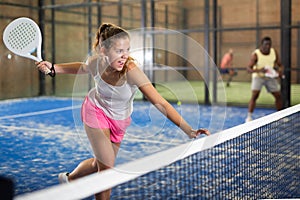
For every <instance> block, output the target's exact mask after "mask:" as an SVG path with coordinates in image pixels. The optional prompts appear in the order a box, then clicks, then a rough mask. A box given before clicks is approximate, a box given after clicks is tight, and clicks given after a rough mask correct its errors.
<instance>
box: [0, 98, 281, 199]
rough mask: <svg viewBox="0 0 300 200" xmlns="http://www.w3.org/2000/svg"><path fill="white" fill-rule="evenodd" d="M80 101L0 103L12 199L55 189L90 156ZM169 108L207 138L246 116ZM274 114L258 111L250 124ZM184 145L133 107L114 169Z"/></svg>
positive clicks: (166, 125) (1, 172) (1, 166)
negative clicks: (206, 132)
mask: <svg viewBox="0 0 300 200" xmlns="http://www.w3.org/2000/svg"><path fill="white" fill-rule="evenodd" d="M82 101H83V99H81V98H78V99H72V98H54V97H41V98H25V99H15V100H3V101H0V111H1V112H0V129H1V131H0V150H1V156H0V176H5V177H8V178H11V179H12V180H13V181H14V183H15V195H19V194H23V193H28V192H32V191H36V190H40V189H44V188H47V187H49V186H52V185H56V184H58V179H57V175H58V173H60V172H66V171H71V170H72V169H74V168H75V167H76V166H77V164H78V163H79V162H81V161H82V160H84V159H87V158H90V157H92V156H93V155H92V152H91V149H90V147H89V143H88V142H87V139H86V137H85V133H84V130H83V127H82V123H81V119H80V107H81V103H82ZM174 107H175V108H176V109H177V110H178V112H180V113H181V114H182V116H183V117H184V118H185V119H186V121H187V122H189V123H190V124H191V125H192V127H194V128H197V127H205V128H209V129H210V131H211V132H212V133H215V132H217V131H220V130H224V129H227V128H230V127H233V126H236V125H239V124H242V123H244V120H245V118H246V115H247V108H245V107H226V108H224V107H218V106H204V105H198V104H184V103H183V104H182V105H180V106H178V105H176V104H174ZM273 112H275V110H274V109H262V108H257V109H256V110H255V112H254V118H259V117H262V116H265V115H268V114H270V113H273ZM224 119H225V121H224ZM188 141H189V139H188V137H187V136H186V135H185V134H184V133H183V132H182V131H181V130H180V129H178V128H177V127H176V126H175V125H173V124H172V123H171V122H170V121H168V120H166V119H165V117H164V116H163V115H162V114H161V113H159V112H158V111H157V110H156V108H155V107H154V106H152V105H151V104H150V103H149V102H143V101H136V102H135V103H134V112H133V114H132V124H131V126H130V127H129V128H128V131H127V134H126V136H125V138H124V141H123V142H122V146H121V149H120V151H119V154H118V158H117V161H116V162H117V163H116V165H119V164H123V163H126V162H130V161H132V160H135V159H138V158H141V157H144V156H146V155H150V154H153V153H156V152H159V151H162V150H165V149H168V148H170V147H174V146H176V145H179V144H181V143H184V142H188Z"/></svg>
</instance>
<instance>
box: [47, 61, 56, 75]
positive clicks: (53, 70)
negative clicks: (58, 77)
mask: <svg viewBox="0 0 300 200" xmlns="http://www.w3.org/2000/svg"><path fill="white" fill-rule="evenodd" d="M55 74H56V73H55V68H54V63H52V66H51V69H50V72H49V74H48V75H49V76H51V77H54V76H55Z"/></svg>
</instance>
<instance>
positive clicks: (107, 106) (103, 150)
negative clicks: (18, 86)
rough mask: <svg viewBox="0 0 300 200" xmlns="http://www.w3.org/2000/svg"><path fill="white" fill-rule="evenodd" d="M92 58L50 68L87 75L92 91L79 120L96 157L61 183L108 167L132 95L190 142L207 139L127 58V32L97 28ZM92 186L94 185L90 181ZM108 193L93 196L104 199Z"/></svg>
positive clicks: (107, 26)
mask: <svg viewBox="0 0 300 200" xmlns="http://www.w3.org/2000/svg"><path fill="white" fill-rule="evenodd" d="M93 47H94V50H95V55H94V56H92V57H90V58H89V59H88V62H87V64H85V63H81V62H73V63H64V64H55V65H54V67H55V70H56V73H57V74H60V73H61V74H77V73H90V74H91V75H92V77H93V78H94V82H95V88H93V89H91V91H90V92H89V93H88V95H87V97H86V99H85V101H84V102H83V105H82V120H83V123H84V127H85V131H86V134H87V136H88V138H89V141H90V143H91V146H92V149H93V152H94V156H95V158H90V159H87V160H84V161H82V162H81V163H80V164H79V165H78V166H77V168H76V169H74V170H73V171H72V172H71V173H61V174H60V175H59V179H60V182H68V181H72V180H74V179H77V178H80V177H83V176H86V175H89V174H92V173H96V172H100V171H102V170H105V169H109V168H112V167H113V166H114V163H115V158H116V155H117V153H118V150H119V148H120V144H121V141H122V139H123V136H124V134H125V131H126V128H127V127H128V126H129V125H130V122H131V117H130V116H131V113H132V109H133V108H132V106H133V99H134V95H135V92H136V91H137V89H139V90H140V91H141V92H142V93H143V94H144V96H145V97H146V98H147V99H148V100H149V101H150V102H151V103H152V104H153V105H155V107H156V108H157V109H158V110H159V111H161V112H162V113H163V114H164V115H165V116H166V117H168V119H170V120H171V121H172V122H173V123H174V124H176V125H177V126H178V127H180V128H181V130H182V131H183V132H184V133H186V134H187V136H188V137H190V138H196V137H197V136H198V135H199V134H206V135H209V134H210V133H209V131H208V130H206V129H198V130H194V129H192V127H191V126H190V125H189V124H188V123H187V122H186V121H185V120H184V119H183V118H182V116H181V115H180V114H179V113H178V112H177V111H176V110H175V108H174V107H173V106H172V105H171V104H170V103H168V102H167V101H166V100H165V99H164V98H163V97H162V96H161V95H160V94H159V93H158V92H157V91H156V89H155V88H154V87H153V86H152V84H151V82H150V81H149V79H148V78H147V76H146V75H145V74H144V72H142V71H141V70H140V69H139V67H138V66H137V62H136V61H135V60H134V58H132V57H130V55H129V51H130V37H129V34H128V32H127V31H125V30H124V29H122V28H120V27H118V26H116V25H114V24H102V25H101V26H100V27H99V29H98V30H97V33H96V38H95V42H94V45H93ZM51 65H52V64H51V63H49V62H47V61H43V62H40V63H37V66H38V69H39V70H40V71H42V72H46V71H49V70H48V69H50V68H51ZM95 184H97V183H95ZM110 193H111V190H107V191H104V192H101V193H99V194H96V195H95V198H96V199H97V200H98V199H109V198H110Z"/></svg>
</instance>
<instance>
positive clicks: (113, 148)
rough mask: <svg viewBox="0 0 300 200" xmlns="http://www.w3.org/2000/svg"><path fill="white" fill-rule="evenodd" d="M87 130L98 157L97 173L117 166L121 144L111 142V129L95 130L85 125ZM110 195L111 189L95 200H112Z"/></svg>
mask: <svg viewBox="0 0 300 200" xmlns="http://www.w3.org/2000/svg"><path fill="white" fill-rule="evenodd" d="M85 130H86V133H87V136H88V138H89V141H90V143H91V146H92V148H93V152H94V154H95V157H96V159H95V160H96V164H97V171H98V172H100V171H102V170H106V169H109V168H112V167H113V166H114V164H115V158H116V155H117V152H118V150H119V147H120V144H115V143H112V142H111V141H110V130H109V129H94V128H90V127H88V126H86V125H85ZM110 193H111V189H109V190H106V191H103V192H100V193H98V194H96V195H95V198H96V200H100V199H101V200H103V199H105V200H107V199H110Z"/></svg>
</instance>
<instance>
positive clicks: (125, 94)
mask: <svg viewBox="0 0 300 200" xmlns="http://www.w3.org/2000/svg"><path fill="white" fill-rule="evenodd" d="M94 81H95V88H93V89H92V90H91V91H90V92H89V94H88V97H89V98H90V100H92V101H93V102H94V103H95V105H96V106H97V107H99V108H101V109H102V110H103V112H104V113H105V114H106V115H107V116H108V117H109V118H112V119H115V120H123V119H126V118H128V117H129V116H130V115H131V113H132V111H133V100H134V96H135V93H136V91H137V89H138V87H137V86H136V85H130V84H129V83H127V81H125V83H124V84H123V85H121V86H113V85H111V84H108V83H106V82H105V81H104V80H103V79H102V78H101V75H100V74H99V72H98V67H97V74H96V75H95V76H94Z"/></svg>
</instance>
